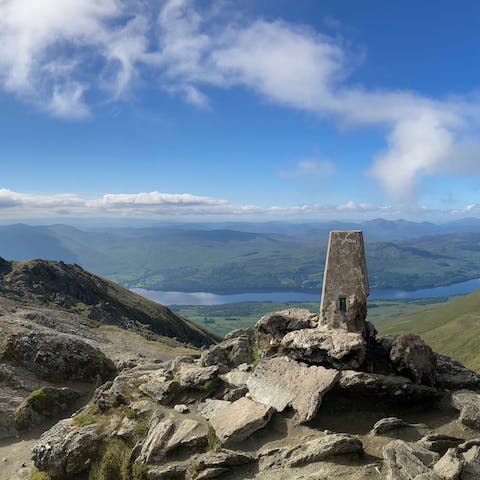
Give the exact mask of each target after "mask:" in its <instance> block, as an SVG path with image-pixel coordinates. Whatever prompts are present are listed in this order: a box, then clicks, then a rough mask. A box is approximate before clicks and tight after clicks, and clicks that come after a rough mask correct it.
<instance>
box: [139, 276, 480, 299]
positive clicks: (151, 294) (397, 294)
mask: <svg viewBox="0 0 480 480" xmlns="http://www.w3.org/2000/svg"><path fill="white" fill-rule="evenodd" d="M478 288H480V278H476V279H474V280H468V281H466V282H461V283H454V284H453V285H448V286H446V287H435V288H425V289H422V290H415V291H412V292H407V291H405V290H399V289H391V290H390V289H374V290H372V292H371V293H370V296H369V298H370V299H371V300H372V299H374V300H375V299H376V300H378V299H388V298H432V297H445V296H449V295H460V294H464V293H470V292H473V290H476V289H478ZM132 290H133V291H134V292H136V293H139V294H140V295H143V296H144V297H147V298H150V299H151V300H154V301H156V302H159V303H161V304H163V305H220V304H222V303H234V302H318V301H320V292H318V293H302V292H271V293H237V294H234V295H217V294H215V293H207V292H192V293H189V292H165V291H162V290H145V289H143V288H133V289H132Z"/></svg>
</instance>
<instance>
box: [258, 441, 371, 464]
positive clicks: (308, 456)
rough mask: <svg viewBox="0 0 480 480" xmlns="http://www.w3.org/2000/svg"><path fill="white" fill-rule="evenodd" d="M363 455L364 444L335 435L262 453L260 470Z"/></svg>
mask: <svg viewBox="0 0 480 480" xmlns="http://www.w3.org/2000/svg"><path fill="white" fill-rule="evenodd" d="M352 453H355V454H360V453H363V447H362V442H361V441H360V440H359V439H358V438H356V437H353V436H351V435H346V434H343V433H335V434H331V435H325V436H323V437H319V438H315V439H314V440H309V441H306V442H302V443H299V444H297V445H295V446H293V447H284V448H276V449H273V450H267V451H263V452H260V469H261V470H267V469H279V468H295V467H301V466H303V465H307V464H309V463H313V462H318V461H321V460H325V459H327V458H330V457H334V456H336V455H345V454H352Z"/></svg>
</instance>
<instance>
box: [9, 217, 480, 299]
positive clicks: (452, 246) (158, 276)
mask: <svg viewBox="0 0 480 480" xmlns="http://www.w3.org/2000/svg"><path fill="white" fill-rule="evenodd" d="M334 228H337V229H362V230H363V231H364V235H365V239H366V253H367V261H368V266H369V274H370V285H371V287H372V288H402V289H408V290H415V289H420V288H429V287H434V286H440V285H449V284H452V283H456V282H461V281H465V280H470V279H472V278H477V277H479V276H480V247H479V245H480V221H478V220H476V219H468V220H464V221H456V222H450V223H448V224H442V225H437V224H433V223H428V222H423V223H415V222H408V221H404V220H397V221H387V220H382V219H378V220H372V221H368V222H364V223H358V224H354V223H340V222H336V223H328V224H327V223H308V224H307V223H305V224H292V223H280V222H269V223H263V224H254V223H223V224H177V225H172V224H167V225H163V226H162V225H160V226H155V227H151V228H126V227H125V228H103V229H99V228H97V229H95V230H85V229H83V230H80V229H78V228H75V227H72V226H68V225H50V226H30V225H25V224H16V225H6V226H0V255H1V256H3V257H5V258H12V259H14V260H19V261H20V260H28V259H34V258H46V259H50V260H57V261H63V262H66V263H76V264H79V265H81V266H82V267H84V268H86V269H88V270H89V271H92V272H94V273H96V274H99V275H102V276H105V277H107V278H109V279H111V280H114V281H116V282H118V283H120V284H122V285H123V286H125V287H128V288H133V287H138V288H146V289H151V290H177V291H201V292H214V293H242V292H262V291H285V290H293V291H305V292H309V291H310V292H319V291H320V289H321V283H322V271H323V262H324V258H325V249H326V242H327V240H328V232H329V231H330V230H331V229H334Z"/></svg>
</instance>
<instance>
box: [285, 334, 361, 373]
mask: <svg viewBox="0 0 480 480" xmlns="http://www.w3.org/2000/svg"><path fill="white" fill-rule="evenodd" d="M281 345H282V348H283V350H284V352H285V354H286V355H288V356H289V357H290V358H293V359H295V360H300V361H305V362H308V363H314V364H318V365H323V366H328V367H333V368H336V369H338V370H350V369H353V370H355V369H358V368H360V367H361V366H362V365H363V363H364V361H365V354H366V342H365V339H364V338H363V336H362V335H361V334H360V333H352V332H346V331H343V330H332V329H330V330H328V329H323V328H322V329H321V328H311V329H304V330H296V331H294V332H290V333H287V335H285V337H283V339H282V341H281Z"/></svg>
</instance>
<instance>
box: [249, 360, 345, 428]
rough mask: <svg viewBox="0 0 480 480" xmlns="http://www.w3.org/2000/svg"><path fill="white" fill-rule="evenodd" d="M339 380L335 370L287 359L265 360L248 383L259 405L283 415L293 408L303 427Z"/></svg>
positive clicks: (251, 393)
mask: <svg viewBox="0 0 480 480" xmlns="http://www.w3.org/2000/svg"><path fill="white" fill-rule="evenodd" d="M337 376H338V372H337V371H336V370H334V369H327V368H324V367H319V366H311V367H309V366H307V365H305V364H304V363H299V362H296V361H295V360H290V359H289V358H287V357H274V358H265V359H262V360H261V361H260V363H259V364H258V366H257V368H256V369H255V372H254V373H253V375H252V376H251V377H250V378H249V379H248V381H247V386H248V389H249V391H250V395H251V396H252V398H253V399H254V400H256V401H257V402H260V403H263V404H264V405H268V406H269V407H273V408H275V410H277V411H279V412H281V411H283V410H284V409H285V408H286V407H287V406H291V407H292V408H293V409H294V410H295V411H296V412H297V416H298V421H299V422H300V423H303V422H308V421H309V420H311V419H312V418H313V417H314V416H315V414H316V413H317V410H318V408H319V407H320V404H321V402H322V398H323V395H324V394H325V393H326V392H327V391H328V390H330V388H332V386H333V385H334V383H335V381H336V379H337Z"/></svg>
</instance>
